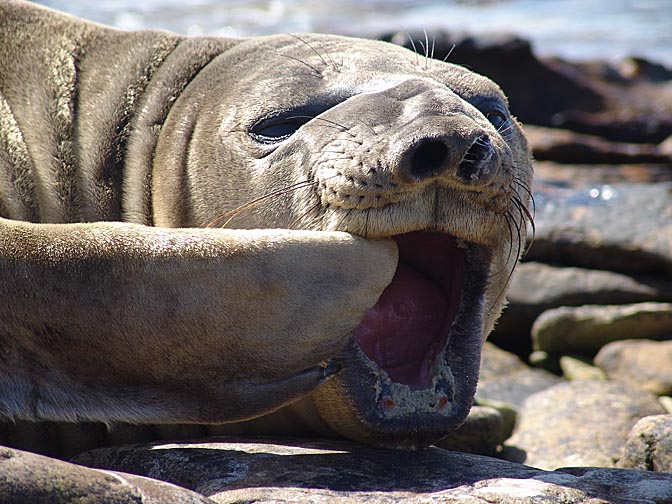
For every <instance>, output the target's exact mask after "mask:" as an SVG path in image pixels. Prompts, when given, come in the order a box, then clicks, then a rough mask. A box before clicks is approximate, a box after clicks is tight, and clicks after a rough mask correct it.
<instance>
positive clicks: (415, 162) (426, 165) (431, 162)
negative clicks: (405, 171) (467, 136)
mask: <svg viewBox="0 0 672 504" xmlns="http://www.w3.org/2000/svg"><path fill="white" fill-rule="evenodd" d="M447 160H448V147H447V146H446V144H445V143H443V142H441V141H438V140H429V141H425V142H423V143H421V144H420V145H418V146H417V147H416V148H415V151H414V152H413V154H412V156H411V174H412V175H413V176H414V177H417V178H425V177H429V176H432V175H436V174H437V173H439V172H441V171H443V169H444V168H445V164H446V161H447Z"/></svg>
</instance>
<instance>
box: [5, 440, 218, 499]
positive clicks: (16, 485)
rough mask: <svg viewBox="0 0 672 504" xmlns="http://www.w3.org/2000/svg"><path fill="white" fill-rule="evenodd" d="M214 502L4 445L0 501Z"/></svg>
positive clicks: (146, 480) (149, 481) (133, 477)
mask: <svg viewBox="0 0 672 504" xmlns="http://www.w3.org/2000/svg"><path fill="white" fill-rule="evenodd" d="M73 503H77V504H100V503H105V504H140V503H143V504H207V503H210V504H213V502H212V501H211V500H209V499H207V498H206V497H204V496H202V495H198V494H196V493H194V492H191V491H188V490H185V489H184V488H180V487H177V486H175V485H171V484H169V483H164V482H161V481H156V480H153V479H149V478H143V477H141V476H136V475H132V474H124V473H118V472H112V471H96V470H94V469H89V468H87V467H82V466H79V465H75V464H70V463H68V462H63V461H60V460H55V459H50V458H47V457H43V456H41V455H36V454H34V453H29V452H24V451H19V450H13V449H11V448H4V447H0V504H73Z"/></svg>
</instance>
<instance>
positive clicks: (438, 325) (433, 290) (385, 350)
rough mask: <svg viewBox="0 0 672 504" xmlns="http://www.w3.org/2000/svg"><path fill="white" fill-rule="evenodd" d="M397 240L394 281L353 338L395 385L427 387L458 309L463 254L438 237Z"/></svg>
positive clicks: (425, 235)
mask: <svg viewBox="0 0 672 504" xmlns="http://www.w3.org/2000/svg"><path fill="white" fill-rule="evenodd" d="M395 240H396V241H397V243H398V245H399V254H400V256H399V266H398V268H397V272H396V273H395V276H394V279H393V280H392V283H391V284H390V285H389V286H388V287H387V288H386V289H385V291H384V292H383V294H382V296H381V297H380V299H379V300H378V302H377V303H376V305H375V306H373V307H372V308H371V309H369V310H368V311H367V312H366V314H365V316H364V320H363V321H362V323H361V324H360V325H359V326H358V327H357V328H356V329H355V330H354V331H353V336H354V337H355V341H356V342H357V344H358V345H359V347H360V348H361V350H362V351H363V352H364V354H366V356H367V357H368V358H370V359H371V360H373V361H374V362H375V363H376V364H378V366H380V367H381V368H382V369H383V370H384V371H385V372H386V373H387V375H388V376H389V377H390V379H391V380H392V381H393V382H396V383H402V384H405V385H408V386H409V387H411V388H414V389H420V388H426V387H428V386H429V383H430V382H431V375H430V371H431V368H432V366H433V364H434V361H435V359H436V356H437V355H438V354H439V353H440V352H441V350H442V349H443V347H444V345H445V342H446V340H447V337H448V333H449V332H450V325H451V324H452V321H453V319H454V317H455V314H456V313H457V306H459V298H460V294H461V286H462V271H463V267H464V249H459V248H458V246H457V243H456V241H455V239H454V238H452V237H450V236H448V235H442V234H438V233H420V232H417V233H409V234H407V235H401V236H398V237H395Z"/></svg>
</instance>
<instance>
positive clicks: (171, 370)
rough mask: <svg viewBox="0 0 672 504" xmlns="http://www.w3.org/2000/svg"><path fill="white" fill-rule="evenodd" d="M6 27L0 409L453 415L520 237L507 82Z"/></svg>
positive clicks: (28, 12) (322, 56)
mask: <svg viewBox="0 0 672 504" xmlns="http://www.w3.org/2000/svg"><path fill="white" fill-rule="evenodd" d="M0 19H2V24H1V25H0V47H2V51H1V52H0V67H1V68H2V69H3V72H2V75H1V76H0V216H1V217H2V220H0V243H1V244H2V245H1V246H0V254H1V255H0V261H1V262H2V268H1V269H0V271H1V272H2V273H0V275H1V277H2V278H1V281H0V285H1V287H0V296H2V298H3V305H2V308H0V355H1V356H2V357H1V358H0V376H1V377H2V379H1V380H0V415H2V416H4V417H6V418H15V419H16V418H23V419H31V420H37V419H43V420H44V419H51V420H66V421H83V420H94V421H103V422H117V421H127V422H133V423H150V422H155V423H175V422H186V423H195V422H205V423H221V422H234V421H239V420H245V419H250V418H254V417H258V416H261V415H263V414H265V413H268V412H272V411H274V410H277V409H278V408H280V407H282V406H285V405H288V404H289V405H290V406H288V408H291V409H292V411H293V413H292V414H293V415H296V416H297V418H300V419H302V421H305V423H306V424H308V425H311V426H313V427H314V428H315V429H316V430H318V431H320V430H330V431H332V432H337V433H339V434H340V435H343V436H346V437H349V438H351V439H354V440H359V441H362V442H366V443H370V444H373V445H379V446H388V447H402V448H416V447H420V446H425V445H427V444H429V443H431V442H433V441H435V440H437V439H438V438H440V437H442V436H443V435H445V434H446V433H447V432H449V431H450V430H452V429H455V428H456V427H457V426H459V425H460V424H461V423H462V422H463V420H464V419H465V418H466V416H467V413H468V411H469V409H470V407H471V404H472V401H473V397H474V393H475V390H476V383H477V379H478V371H479V361H480V350H481V344H482V341H483V340H484V338H485V337H486V336H487V334H488V333H489V332H490V330H491V329H492V327H493V324H494V323H495V320H496V319H497V317H498V315H499V313H500V310H501V308H502V305H503V303H504V294H505V290H506V286H507V282H508V280H509V278H510V274H511V272H512V270H513V268H514V266H515V264H516V262H517V260H518V258H519V255H520V253H521V249H522V246H523V241H524V235H525V229H526V225H527V222H528V221H529V220H530V215H529V212H528V210H527V207H528V204H529V200H530V192H529V187H530V183H531V177H532V168H531V156H530V152H529V149H528V146H527V143H526V140H525V138H524V136H523V134H522V131H521V129H520V127H519V125H518V124H517V122H516V121H515V119H514V118H512V117H511V115H510V112H509V110H508V107H507V101H506V98H505V96H504V95H503V93H502V92H501V90H500V89H499V88H498V87H497V85H495V84H494V83H493V82H492V81H490V80H489V79H487V78H485V77H483V76H480V75H477V74H475V73H473V72H471V71H469V70H467V69H465V68H463V67H460V66H456V65H452V64H449V63H444V62H440V61H435V60H432V59H430V58H428V57H425V56H423V55H420V54H417V53H414V52H411V51H408V50H406V49H403V48H400V47H397V46H393V45H390V44H387V43H383V42H377V41H369V40H359V39H354V38H347V37H339V36H330V35H314V34H307V35H277V36H270V37H260V38H252V39H222V38H208V37H203V38H188V37H181V36H177V35H174V34H170V33H166V32H158V31H136V32H125V31H120V30H115V29H111V28H107V27H103V26H100V25H96V24H93V23H89V22H86V21H82V20H78V19H75V18H72V17H69V16H65V15H62V14H59V13H56V12H54V11H51V10H48V9H45V8H41V7H37V6H34V5H31V4H28V3H25V2H19V1H15V0H10V1H8V2H3V3H2V4H1V5H0ZM110 221H122V222H110ZM175 228H177V229H175ZM193 228H208V229H193ZM217 228H224V229H217ZM291 403H293V404H291Z"/></svg>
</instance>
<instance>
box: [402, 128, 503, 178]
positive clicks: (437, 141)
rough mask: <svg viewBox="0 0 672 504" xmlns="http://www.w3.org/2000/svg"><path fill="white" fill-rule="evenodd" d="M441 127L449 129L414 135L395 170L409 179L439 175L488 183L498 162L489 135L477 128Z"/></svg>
mask: <svg viewBox="0 0 672 504" xmlns="http://www.w3.org/2000/svg"><path fill="white" fill-rule="evenodd" d="M460 126H462V125H460ZM444 129H445V130H449V131H450V130H451V129H452V131H450V132H448V133H442V134H440V135H436V134H435V133H433V132H428V133H427V134H426V135H425V136H421V137H420V138H416V139H414V140H413V141H412V142H411V144H410V145H408V146H407V147H406V148H405V149H404V150H403V152H402V153H401V156H400V159H399V162H398V165H397V167H396V170H395V171H397V174H398V175H399V176H400V177H401V178H402V179H404V180H406V181H407V182H408V183H418V182H426V181H431V180H433V179H438V178H441V179H445V180H450V181H452V182H454V183H458V184H459V185H468V186H472V187H474V186H481V185H485V184H487V183H489V182H490V181H491V180H492V177H493V176H494V175H495V174H496V173H497V167H498V165H499V156H498V155H497V150H496V148H495V146H494V145H493V143H492V141H491V139H490V137H489V135H488V134H487V133H485V132H483V131H482V130H480V129H478V128H476V129H471V130H470V131H469V130H467V131H465V129H466V128H464V127H455V128H450V127H449V125H447V126H446V127H445V128H444Z"/></svg>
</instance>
